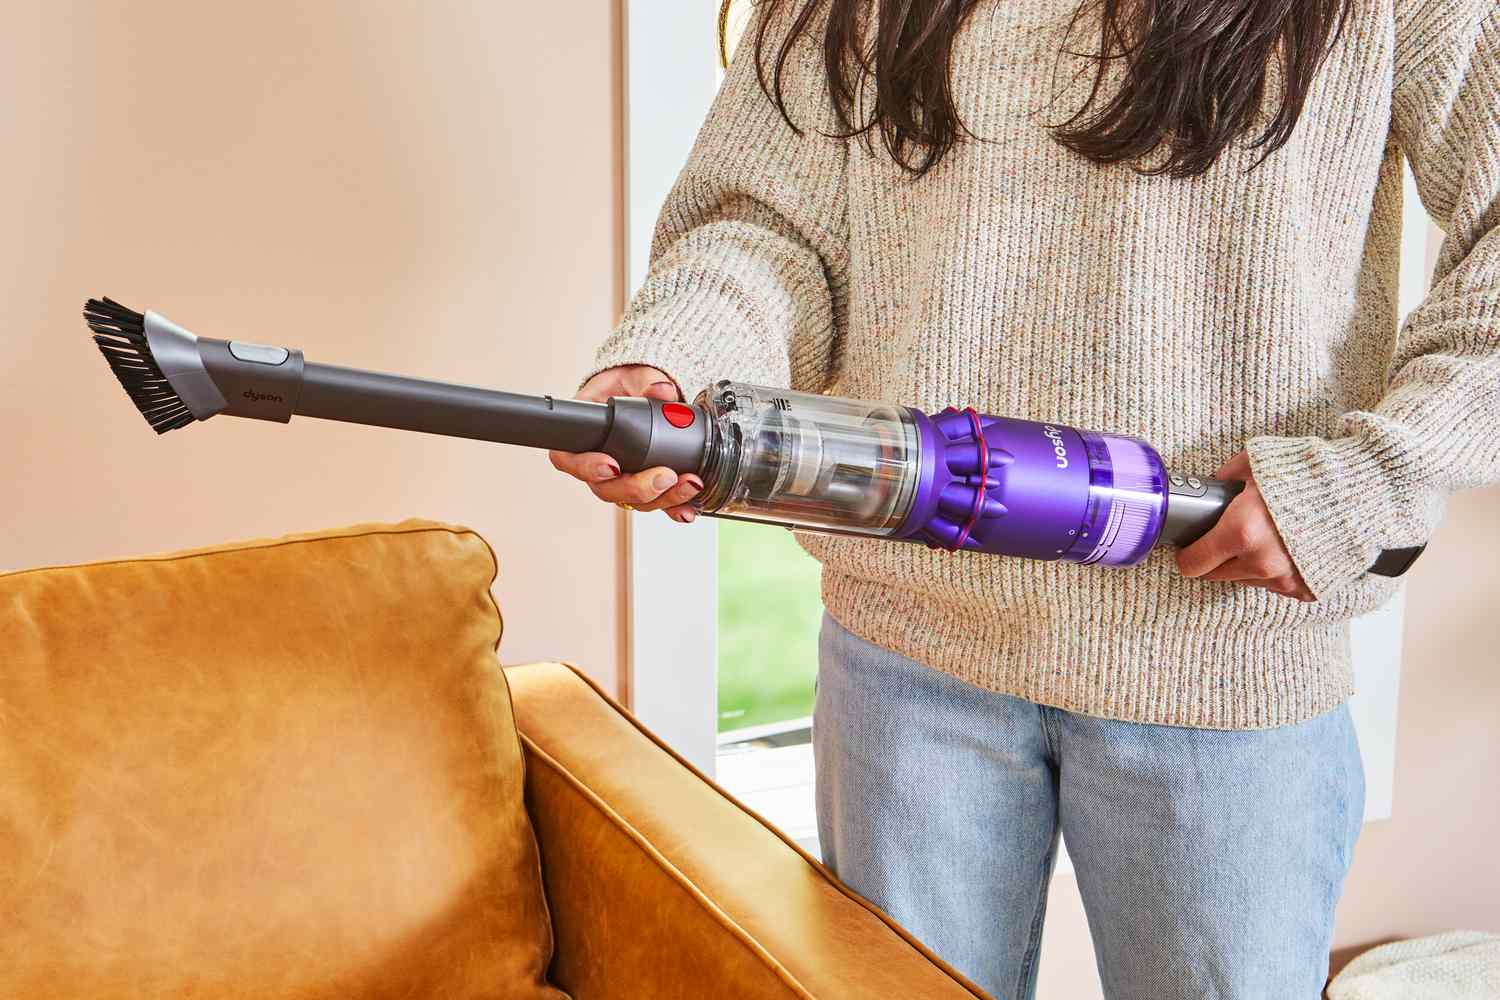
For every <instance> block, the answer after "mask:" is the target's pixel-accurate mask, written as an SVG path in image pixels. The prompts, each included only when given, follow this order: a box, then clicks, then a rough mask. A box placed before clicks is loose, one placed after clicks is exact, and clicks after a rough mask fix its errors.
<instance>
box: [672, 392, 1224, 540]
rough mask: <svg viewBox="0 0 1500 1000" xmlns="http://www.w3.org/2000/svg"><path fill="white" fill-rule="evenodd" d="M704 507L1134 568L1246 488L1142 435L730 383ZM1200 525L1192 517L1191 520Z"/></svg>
mask: <svg viewBox="0 0 1500 1000" xmlns="http://www.w3.org/2000/svg"><path fill="white" fill-rule="evenodd" d="M696 402H697V405H698V407H699V408H700V409H704V410H707V411H708V413H709V415H710V421H711V423H712V424H713V427H714V431H713V434H712V435H711V437H712V438H713V441H711V443H710V458H709V460H708V461H706V462H705V464H704V479H705V490H704V492H703V494H702V496H701V499H700V500H699V501H697V503H698V505H699V506H700V507H701V508H702V509H703V510H704V511H705V512H706V513H712V514H715V515H718V516H720V517H736V518H746V519H751V520H757V521H767V522H771V523H775V524H781V525H785V526H788V527H794V528H802V529H807V530H812V531H822V532H835V533H850V534H863V535H874V536H880V537H886V538H895V539H904V540H908V541H915V542H922V543H925V544H927V545H929V546H932V547H934V548H941V549H948V550H952V551H969V552H989V553H996V554H1002V555H1013V556H1023V557H1026V558H1031V559H1066V560H1069V561H1071V562H1078V563H1085V564H1096V563H1097V564H1100V565H1107V566H1131V565H1134V564H1136V563H1138V562H1140V561H1141V560H1142V559H1144V558H1146V555H1147V553H1149V552H1150V551H1151V548H1152V547H1153V546H1154V545H1156V543H1157V542H1158V540H1161V539H1162V538H1163V536H1164V533H1165V529H1166V528H1167V525H1168V511H1169V500H1170V498H1171V496H1172V492H1173V489H1174V486H1176V487H1179V488H1180V490H1181V493H1182V496H1183V500H1182V502H1181V503H1180V504H1179V511H1178V517H1177V518H1176V519H1175V520H1176V521H1178V522H1180V523H1179V524H1178V525H1177V527H1178V529H1179V530H1177V531H1175V532H1173V533H1172V540H1175V541H1178V542H1179V543H1181V542H1182V541H1184V539H1185V538H1186V536H1188V535H1190V534H1195V533H1196V534H1201V533H1202V532H1203V531H1205V530H1207V528H1208V527H1209V526H1210V525H1211V524H1212V523H1213V521H1214V520H1216V519H1217V516H1218V514H1219V513H1220V512H1221V511H1222V508H1223V505H1224V503H1227V501H1228V499H1229V498H1231V497H1232V496H1233V494H1234V493H1235V492H1237V489H1238V488H1239V487H1240V486H1241V484H1238V483H1233V484H1230V483H1215V482H1214V481H1212V480H1209V481H1203V480H1198V479H1196V478H1193V479H1191V480H1189V479H1186V478H1184V477H1175V476H1172V475H1171V474H1169V473H1168V471H1167V469H1166V468H1165V466H1164V465H1163V464H1162V460H1161V457H1160V456H1159V455H1158V454H1157V453H1156V451H1155V449H1153V448H1152V447H1151V445H1149V444H1148V443H1146V442H1145V441H1142V440H1140V439H1139V438H1134V437H1127V436H1122V435H1116V434H1102V433H1098V432H1095V431H1084V430H1078V429H1075V428H1072V427H1066V426H1062V425H1058V424H1044V423H1037V422H1035V421H1030V420H1015V419H1011V418H1008V417H997V416H991V415H989V414H982V413H977V412H975V411H974V410H972V409H968V410H956V409H951V408H950V409H947V410H944V411H942V412H941V413H934V414H927V413H923V412H921V411H920V410H916V409H912V408H910V407H905V406H895V405H891V404H886V403H863V402H857V401H853V400H847V399H837V398H834V397H829V396H820V395H810V394H806V393H796V392H788V391H784V390H778V389H765V388H761V387H758V386H751V385H745V384H742V383H735V382H720V383H717V384H716V385H715V386H713V387H712V388H711V389H708V390H705V392H704V393H703V394H701V395H700V396H699V397H698V399H697V400H696ZM1188 522H1193V523H1192V524H1189V523H1188Z"/></svg>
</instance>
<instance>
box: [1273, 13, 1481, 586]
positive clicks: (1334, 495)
mask: <svg viewBox="0 0 1500 1000" xmlns="http://www.w3.org/2000/svg"><path fill="white" fill-rule="evenodd" d="M1396 39H1397V43H1396V67H1395V74H1394V80H1393V87H1394V90H1393V94H1392V137H1393V139H1394V141H1395V142H1396V143H1397V144H1398V145H1399V147H1400V148H1401V150H1402V152H1403V153H1404V154H1405V155H1406V157H1407V159H1408V160H1409V162H1410V163H1411V166H1412V172H1413V174H1414V176H1415V177H1416V180H1417V187H1418V191H1419V192H1420V195H1421V198H1422V203H1423V205H1424V207H1425V208H1426V209H1427V210H1428V212H1429V213H1430V214H1431V215H1432V216H1433V218H1434V219H1435V220H1436V221H1437V222H1438V224H1439V225H1440V226H1441V227H1442V229H1443V230H1444V233H1445V240H1444V242H1443V246H1442V251H1441V255H1440V257H1439V260H1438V264H1437V269H1436V272H1435V274H1434V277H1433V287H1432V289H1431V292H1430V293H1429V295H1428V296H1427V298H1426V299H1425V300H1424V301H1423V303H1422V304H1421V305H1420V306H1419V307H1418V308H1416V309H1415V310H1413V312H1412V314H1411V315H1410V316H1409V317H1408V319H1407V321H1406V325H1405V327H1404V328H1403V330H1402V331H1401V333H1400V336H1399V338H1398V340H1397V344H1396V350H1395V354H1394V357H1393V358H1392V360H1391V362H1390V364H1389V366H1388V368H1387V371H1386V374H1387V389H1386V392H1385V394H1384V396H1383V398H1381V400H1380V402H1379V403H1378V404H1377V405H1376V406H1375V407H1374V408H1373V409H1371V410H1368V411H1364V410H1361V411H1354V412H1350V413H1346V414H1344V416H1343V428H1342V429H1343V431H1344V432H1345V433H1344V434H1343V435H1341V436H1338V437H1336V438H1332V439H1325V438H1318V437H1299V438H1286V437H1273V436H1264V437H1256V438H1252V439H1251V440H1250V441H1249V442H1248V444H1247V449H1248V452H1249V458H1250V465H1251V470H1252V473H1253V475H1254V477H1255V480H1256V482H1257V485H1258V486H1259V488H1260V491H1261V493H1262V495H1263V496H1264V498H1265V502H1266V505H1267V507H1268V509H1269V510H1270V513H1271V516H1272V519H1273V520H1274V521H1275V523H1276V526H1277V528H1278V530H1279V531H1280V533H1281V535H1282V538H1283V540H1284V541H1285V542H1286V545H1287V548H1288V550H1289V551H1290V553H1291V555H1292V558H1293V560H1294V561H1295V562H1296V564H1297V567H1298V569H1299V570H1300V571H1301V573H1302V576H1303V578H1304V579H1305V580H1306V582H1307V585H1308V587H1309V589H1311V590H1312V592H1313V594H1314V595H1316V596H1317V597H1318V598H1320V599H1321V598H1325V597H1328V596H1329V595H1330V594H1333V593H1335V592H1336V591H1338V590H1339V589H1340V588H1341V587H1343V586H1344V585H1346V584H1348V583H1350V582H1351V581H1353V580H1355V579H1356V578H1358V577H1359V576H1360V575H1361V574H1363V573H1364V572H1365V570H1366V569H1367V568H1368V567H1369V566H1370V564H1371V563H1372V562H1374V560H1375V558H1376V556H1377V555H1378V554H1379V552H1380V550H1381V549H1386V548H1401V547H1405V546H1410V545H1418V544H1421V543H1423V542H1425V541H1426V540H1427V539H1428V537H1429V536H1430V535H1431V534H1432V532H1433V529H1434V528H1436V526H1437V523H1438V521H1439V520H1440V518H1441V516H1442V512H1443V508H1444V505H1445V503H1446V501H1447V499H1448V497H1449V495H1450V494H1452V493H1454V492H1456V491H1458V490H1460V489H1464V488H1468V487H1474V486H1481V485H1485V484H1489V483H1494V482H1496V481H1500V230H1497V223H1500V8H1497V7H1496V5H1495V0H1398V2H1397V5H1396Z"/></svg>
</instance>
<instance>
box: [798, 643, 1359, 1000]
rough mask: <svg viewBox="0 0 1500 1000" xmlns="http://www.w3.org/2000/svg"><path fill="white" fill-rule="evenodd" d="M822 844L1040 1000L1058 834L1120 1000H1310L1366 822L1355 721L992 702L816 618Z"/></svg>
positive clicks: (964, 968)
mask: <svg viewBox="0 0 1500 1000" xmlns="http://www.w3.org/2000/svg"><path fill="white" fill-rule="evenodd" d="M813 744H814V751H815V754H816V759H817V798H818V835H819V837H820V839H821V841H822V847H823V858H824V860H825V861H826V862H827V863H828V865H829V867H831V868H832V869H833V870H834V871H835V872H837V873H838V875H839V877H840V878H841V879H843V880H844V881H845V882H846V883H848V884H849V885H850V886H852V887H853V888H854V889H855V890H856V891H857V892H859V893H861V894H862V895H864V896H865V897H866V898H868V899H870V900H871V901H872V902H874V903H875V904H876V905H877V906H879V907H880V908H882V909H883V910H885V911H886V912H887V913H889V914H890V915H891V916H892V917H894V918H895V919H896V921H897V922H899V923H901V924H902V925H904V926H905V927H906V928H907V929H909V930H910V931H911V932H912V933H913V934H914V935H915V936H916V937H917V938H918V939H919V940H921V941H922V942H924V943H925V944H927V945H928V946H929V947H931V948H932V949H933V950H934V951H935V952H937V953H938V954H939V955H940V956H942V957H943V958H944V959H946V960H947V961H948V962H949V963H951V964H952V965H953V966H955V967H956V968H957V969H958V970H959V971H961V972H963V973H964V974H965V975H967V976H969V978H971V979H973V980H974V981H975V982H976V983H978V984H979V985H980V986H981V987H982V988H984V989H985V990H986V991H988V992H989V993H991V994H993V995H994V996H995V997H997V998H1001V1000H1030V998H1031V997H1033V996H1034V995H1035V991H1036V971H1037V955H1038V950H1039V947H1040V944H1041V938H1042V918H1043V915H1044V914H1045V912H1046V909H1047V886H1048V882H1049V880H1050V876H1051V874H1052V867H1053V862H1054V860H1055V859H1056V855H1057V843H1058V834H1059V832H1060V833H1061V835H1062V836H1063V837H1064V838H1066V841H1067V845H1068V853H1069V855H1070V856H1071V857H1072V859H1073V866H1074V870H1075V872H1076V874H1077V878H1078V888H1079V890H1080V891H1081V893H1082V895H1083V903H1084V907H1085V909H1086V911H1087V913H1088V920H1089V930H1090V932H1091V933H1092V935H1093V939H1094V951H1095V956H1096V960H1097V962H1098V966H1099V975H1100V978H1101V979H1102V981H1103V984H1104V992H1105V995H1106V996H1107V997H1109V998H1110V1000H1176V998H1182V1000H1207V998H1214V1000H1230V998H1232V1000H1241V998H1252V997H1253V998H1257V1000H1260V998H1267V1000H1270V998H1275V1000H1316V998H1317V997H1319V996H1321V991H1322V988H1323V983H1324V979H1325V977H1326V975H1327V971H1328V948H1329V943H1330V939H1331V937H1332V932H1333V911H1334V905H1335V904H1336V903H1337V901H1338V898H1339V892H1340V890H1341V888H1342V886H1343V882H1344V875H1345V873H1346V872H1347V871H1348V868H1349V863H1350V861H1351V860H1352V857H1353V852H1354V841H1355V838H1356V837H1357V836H1358V835H1359V829H1360V824H1361V821H1362V817H1363V810H1364V770H1363V768H1362V766H1361V764H1360V759H1359V746H1358V744H1357V742H1356V740H1355V735H1354V727H1353V724H1352V723H1351V721H1350V718H1349V712H1348V708H1347V707H1341V708H1339V709H1337V710H1335V711H1333V712H1329V713H1327V714H1324V715H1321V716H1319V717H1317V718H1315V719H1312V720H1309V721H1307V722H1303V723H1299V724H1297V725H1290V726H1282V727H1280V728H1277V729H1268V730H1258V731H1250V732H1225V731H1217V730H1207V729H1186V728H1180V727H1174V726H1151V725H1141V724H1138V723H1129V722H1116V721H1110V720H1106V719H1098V718H1094V717H1091V716H1086V715H1078V714H1075V713H1072V712H1066V711H1063V710H1061V709H1056V708H1048V707H1044V706H1040V705H1036V704H1033V703H1032V702H1028V701H1024V700H1022V699H1019V698H1013V697H1010V696H1009V695H1003V694H996V693H994V692H991V691H985V690H983V689H981V688H978V687H975V686H973V685H971V684H966V683H964V682H963V681H960V680H957V679H955V678H953V677H951V676H949V675H947V674H944V673H942V672H940V671H937V670H934V669H932V668H930V667H925V666H922V665H921V664H919V663H916V662H913V661H912V660H909V659H907V658H905V657H903V656H899V655H897V654H895V653H892V652H890V651H888V650H885V649H882V648H881V647H879V646H876V645H873V644H871V643H869V642H866V641H864V640H863V639H860V638H858V637H856V636H854V635H852V634H851V633H850V632H848V631H847V630H846V629H844V628H843V627H842V626H840V625H839V624H838V623H836V622H835V621H833V619H831V618H829V617H827V616H826V615H825V616H824V619H823V630H822V635H821V638H820V650H819V668H818V692H817V705H816V709H815V714H814V721H813Z"/></svg>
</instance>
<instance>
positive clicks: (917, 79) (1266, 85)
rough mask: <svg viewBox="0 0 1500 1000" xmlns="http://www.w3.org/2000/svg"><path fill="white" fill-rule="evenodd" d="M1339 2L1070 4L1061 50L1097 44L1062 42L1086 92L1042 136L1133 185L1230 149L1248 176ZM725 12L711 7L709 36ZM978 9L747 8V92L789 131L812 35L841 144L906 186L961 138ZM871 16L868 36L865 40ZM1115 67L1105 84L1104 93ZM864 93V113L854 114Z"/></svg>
mask: <svg viewBox="0 0 1500 1000" xmlns="http://www.w3.org/2000/svg"><path fill="white" fill-rule="evenodd" d="M998 2H1003V0H998ZM1351 2H1352V0H1083V2H1082V5H1081V6H1080V7H1079V8H1078V9H1077V10H1076V11H1075V12H1074V14H1073V18H1072V20H1071V22H1070V23H1069V26H1068V31H1067V35H1066V38H1071V37H1072V36H1073V33H1074V31H1075V29H1077V28H1078V26H1079V25H1080V24H1084V23H1090V24H1095V23H1096V24H1097V25H1098V37H1097V38H1096V39H1095V40H1094V41H1093V43H1092V44H1091V45H1089V46H1088V47H1086V48H1084V49H1083V50H1081V51H1077V52H1074V51H1072V50H1071V49H1069V48H1068V47H1067V42H1066V41H1065V42H1064V49H1065V51H1067V53H1068V54H1071V55H1081V56H1085V57H1087V58H1089V59H1090V60H1092V62H1093V64H1094V66H1093V74H1092V75H1093V81H1092V86H1091V87H1090V90H1089V94H1088V98H1087V100H1086V101H1085V102H1084V103H1083V105H1082V106H1081V107H1079V108H1078V109H1077V110H1076V111H1075V112H1074V113H1073V114H1072V115H1071V116H1070V117H1068V118H1067V119H1066V120H1064V121H1061V122H1059V123H1056V124H1053V125H1050V126H1049V128H1050V130H1051V132H1052V137H1053V138H1054V139H1055V140H1056V141H1057V142H1059V143H1061V144H1062V145H1064V146H1066V147H1067V148H1068V149H1071V150H1074V151H1075V152H1077V153H1079V154H1081V155H1083V156H1085V157H1087V158H1088V159H1090V160H1093V161H1094V162H1096V163H1126V164H1129V165H1130V166H1131V167H1132V168H1133V169H1135V170H1137V171H1138V172H1140V173H1145V174H1166V175H1169V176H1172V177H1191V176H1194V175H1197V174H1202V173H1204V172H1205V171H1207V170H1208V169H1209V168H1210V167H1212V166H1213V165H1214V163H1215V162H1217V160H1218V159H1219V157H1220V155H1221V154H1222V153H1223V152H1224V150H1225V149H1227V148H1228V147H1229V146H1230V144H1232V143H1234V142H1236V141H1237V140H1238V141H1242V142H1245V143H1246V144H1247V145H1248V146H1249V147H1250V148H1252V149H1259V150H1261V156H1260V157H1259V158H1258V159H1257V160H1256V163H1257V164H1258V163H1259V162H1261V161H1262V160H1264V159H1265V157H1267V156H1269V155H1270V154H1271V153H1273V152H1275V151H1276V150H1277V149H1280V148H1281V147H1282V146H1283V145H1284V144H1285V143H1286V142H1287V140H1288V139H1290V138H1291V135H1292V130H1293V129H1294V128H1295V127H1296V125H1297V119H1298V118H1299V117H1301V114H1302V108H1303V106H1304V104H1305V103H1306V101H1307V94H1308V90H1309V89H1310V88H1311V86H1312V82H1313V78H1314V77H1315V76H1316V75H1317V72H1318V68H1319V67H1320V66H1321V65H1322V62H1323V58H1324V56H1326V55H1327V53H1328V51H1329V50H1330V49H1331V48H1332V46H1333V45H1334V44H1335V43H1336V42H1337V40H1338V38H1339V36H1340V35H1341V34H1342V31H1343V27H1344V22H1345V20H1346V18H1347V16H1348V11H1349V6H1350V3H1351ZM730 3H731V0H723V9H722V11H721V16H720V20H721V24H723V23H724V22H725V20H726V19H727V16H728V12H729V8H730ZM978 3H979V0H757V5H758V6H761V7H765V8H768V9H767V10H766V11H765V16H763V17H761V18H760V19H759V28H758V29H757V31H756V37H755V39H754V45H755V51H754V58H755V63H756V72H757V74H758V76H759V78H760V83H761V87H762V89H764V90H765V92H766V95H767V96H768V97H769V98H770V99H771V100H772V101H773V102H774V103H775V104H776V106H777V108H778V109H780V111H781V114H782V116H783V117H784V118H786V120H787V122H788V124H789V125H791V127H792V128H793V129H799V126H798V125H797V123H796V122H794V121H793V120H792V117H791V115H790V114H789V113H788V111H787V104H786V99H785V96H784V93H783V77H784V73H785V69H786V62H787V59H788V57H789V56H790V55H791V53H792V51H793V46H795V45H796V44H797V43H798V41H799V39H801V38H803V37H804V36H807V35H809V33H811V32H813V31H814V26H815V25H817V24H821V25H822V34H823V37H822V39H821V41H822V49H823V64H824V68H825V70H826V74H827V84H828V93H829V96H830V98H831V99H832V105H833V112H834V116H835V121H836V124H837V126H838V128H839V130H840V133H841V135H842V136H843V137H845V138H852V137H855V136H864V137H865V138H866V139H869V138H871V137H872V136H874V135H879V137H880V139H881V141H882V143H883V144H884V146H885V148H886V150H887V151H889V153H890V155H891V157H892V158H893V159H894V160H895V161H896V162H897V163H899V164H900V165H901V166H902V167H903V168H905V169H906V170H907V171H908V172H910V173H911V174H913V175H915V176H918V177H920V176H921V175H923V174H925V173H927V171H929V170H931V169H932V168H933V166H935V165H936V164H937V163H938V161H939V160H941V159H942V158H943V157H944V156H945V155H946V154H947V153H948V151H949V150H951V149H952V148H953V146H954V145H955V144H957V143H958V142H960V141H961V140H963V139H964V138H967V137H972V133H971V132H969V130H968V129H967V128H966V127H965V125H964V123H963V121H962V120H961V119H960V117H959V113H958V109H957V107H956V105H955V103H954V99H953V89H952V84H951V70H952V59H953V45H954V39H955V38H956V37H957V35H958V32H959V29H960V28H961V27H962V26H963V24H964V22H965V20H966V19H967V18H968V17H969V15H970V14H971V13H972V12H973V11H974V9H975V7H977V6H978ZM789 5H791V7H792V8H793V9H791V10H788V11H783V10H782V8H787V7H788V6H789ZM872 12H873V13H874V14H875V19H876V24H877V25H878V27H877V29H876V31H875V32H874V37H873V38H867V37H866V34H867V31H866V22H867V20H868V18H869V15H870V14H871V13H872ZM778 14H789V15H790V17H791V25H790V29H789V30H788V31H787V32H786V33H785V34H782V35H781V38H780V41H779V44H775V45H772V44H770V43H769V42H768V37H767V28H768V26H769V25H770V23H771V21H772V20H773V19H775V17H776V16H777V15H778ZM772 48H774V50H775V51H769V50H770V49H772ZM1115 65H1118V66H1119V72H1118V73H1117V74H1115V75H1116V76H1117V78H1118V80H1119V83H1118V86H1113V85H1112V86H1111V87H1110V88H1108V89H1109V90H1110V91H1112V92H1109V93H1106V87H1105V81H1106V76H1107V74H1109V71H1110V69H1111V67H1112V66H1115ZM1273 67H1274V68H1275V69H1276V70H1278V72H1277V73H1276V74H1275V83H1274V84H1273V83H1272V82H1271V76H1272V73H1271V70H1272V69H1273ZM871 81H873V83H874V88H873V101H870V100H865V101H863V102H862V101H861V95H862V94H864V93H865V86H866V84H868V83H870V82H871ZM1273 89H1274V90H1275V93H1274V94H1269V92H1270V91H1272V90H1273ZM1268 94H1269V96H1271V98H1272V100H1273V101H1274V104H1272V105H1271V106H1270V107H1268V106H1267V103H1266V99H1267V97H1268ZM1272 108H1274V111H1272V110H1271V109H1272Z"/></svg>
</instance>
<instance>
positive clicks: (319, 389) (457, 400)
mask: <svg viewBox="0 0 1500 1000" xmlns="http://www.w3.org/2000/svg"><path fill="white" fill-rule="evenodd" d="M293 412H295V413H296V414H297V415H298V416H306V417H321V418H322V419H324V420H343V421H347V422H349V423H356V424H374V425H376V426H380V427H394V428H397V429H400V430H408V431H424V432H426V433H428V434H442V435H445V436H448V437H464V438H473V439H475V440H479V441H496V442H499V443H501V444H515V445H521V446H523V447H528V448H555V449H557V450H559V451H598V450H599V449H600V448H601V447H602V446H603V444H604V439H605V437H606V436H607V435H608V434H609V426H610V423H611V416H610V407H609V406H607V405H606V404H604V403H590V402H587V401H584V400H577V399H554V398H553V397H551V396H524V395H520V394H517V393H512V392H500V391H497V390H494V389H478V388H475V387H473V386H466V385H454V384H452V383H448V382H429V381H427V380H425V379H416V378H405V377H403V376H399V375H385V374H382V373H380V372H370V371H362V370H360V369H357V368H340V367H338V366H337V365H322V364H315V363H313V362H307V363H306V364H305V365H304V366H303V370H302V389H301V392H300V393H299V394H298V397H297V400H296V403H295V407H294V410H293Z"/></svg>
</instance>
